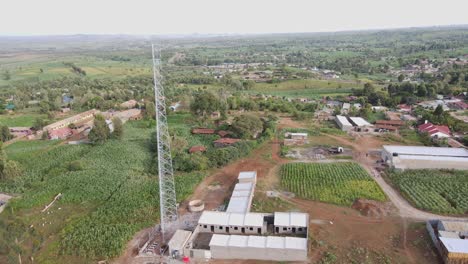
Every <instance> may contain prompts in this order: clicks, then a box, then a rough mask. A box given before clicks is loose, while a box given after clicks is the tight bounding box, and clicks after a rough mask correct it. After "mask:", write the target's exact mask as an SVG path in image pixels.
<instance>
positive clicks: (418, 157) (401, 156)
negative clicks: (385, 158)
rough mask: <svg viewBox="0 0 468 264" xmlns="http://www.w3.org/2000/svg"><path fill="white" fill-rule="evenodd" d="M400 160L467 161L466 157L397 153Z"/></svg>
mask: <svg viewBox="0 0 468 264" xmlns="http://www.w3.org/2000/svg"><path fill="white" fill-rule="evenodd" d="M398 157H399V158H400V159H401V160H438V161H460V162H467V163H468V157H466V158H465V157H444V156H415V155H398Z"/></svg>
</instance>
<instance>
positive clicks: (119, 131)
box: [112, 117, 124, 139]
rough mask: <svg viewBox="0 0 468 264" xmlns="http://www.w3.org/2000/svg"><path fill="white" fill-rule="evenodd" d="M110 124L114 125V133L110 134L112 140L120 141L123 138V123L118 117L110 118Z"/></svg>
mask: <svg viewBox="0 0 468 264" xmlns="http://www.w3.org/2000/svg"><path fill="white" fill-rule="evenodd" d="M112 124H113V125H114V131H113V132H112V138H115V139H121V138H122V136H123V132H124V131H123V123H122V120H120V118H118V117H114V118H112Z"/></svg>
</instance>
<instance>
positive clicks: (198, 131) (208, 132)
mask: <svg viewBox="0 0 468 264" xmlns="http://www.w3.org/2000/svg"><path fill="white" fill-rule="evenodd" d="M214 133H215V130H214V129H210V128H194V129H192V134H203V135H212V134H214Z"/></svg>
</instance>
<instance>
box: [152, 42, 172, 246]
mask: <svg viewBox="0 0 468 264" xmlns="http://www.w3.org/2000/svg"><path fill="white" fill-rule="evenodd" d="M151 50H152V55H153V78H154V98H155V107H156V137H157V145H158V174H159V203H160V205H159V206H160V211H161V234H162V240H163V242H166V241H165V235H166V234H167V233H168V231H170V229H171V224H173V223H174V222H175V221H176V220H177V201H176V193H175V185H174V172H173V168H172V157H171V146H170V144H171V138H170V136H169V130H168V126H167V116H166V98H165V96H164V87H163V86H162V84H161V79H162V75H161V72H160V65H161V53H160V51H159V50H156V49H155V47H154V45H151Z"/></svg>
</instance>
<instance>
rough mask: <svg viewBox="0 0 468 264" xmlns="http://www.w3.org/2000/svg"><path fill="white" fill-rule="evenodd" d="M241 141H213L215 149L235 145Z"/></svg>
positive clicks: (232, 139)
mask: <svg viewBox="0 0 468 264" xmlns="http://www.w3.org/2000/svg"><path fill="white" fill-rule="evenodd" d="M239 141H241V140H240V139H237V138H220V139H218V140H215V141H213V143H214V145H215V147H218V148H220V147H226V146H230V145H232V144H235V143H237V142H239Z"/></svg>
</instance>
